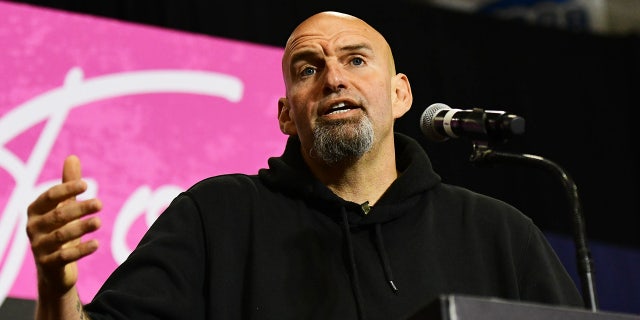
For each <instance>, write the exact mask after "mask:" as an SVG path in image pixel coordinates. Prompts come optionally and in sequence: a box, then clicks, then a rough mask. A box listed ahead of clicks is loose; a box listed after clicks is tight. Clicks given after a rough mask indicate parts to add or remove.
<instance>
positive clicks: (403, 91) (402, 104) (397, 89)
mask: <svg viewBox="0 0 640 320" xmlns="http://www.w3.org/2000/svg"><path fill="white" fill-rule="evenodd" d="M391 81H392V88H393V92H392V95H393V96H392V98H391V99H392V108H393V118H394V119H398V118H400V117H401V116H402V115H404V114H405V113H406V112H407V111H409V109H411V104H413V94H412V93H411V84H409V78H407V76H406V75H405V74H403V73H398V74H396V75H395V76H394V77H393V78H392V80H391Z"/></svg>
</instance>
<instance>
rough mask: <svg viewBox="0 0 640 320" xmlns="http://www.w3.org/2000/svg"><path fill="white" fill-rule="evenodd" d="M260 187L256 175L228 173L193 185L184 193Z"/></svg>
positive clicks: (231, 190)
mask: <svg viewBox="0 0 640 320" xmlns="http://www.w3.org/2000/svg"><path fill="white" fill-rule="evenodd" d="M258 185H262V182H261V181H260V179H258V176H257V175H249V174H242V173H229V174H222V175H216V176H212V177H208V178H205V179H202V180H200V181H198V182H196V183H195V184H193V185H192V186H191V187H190V188H189V189H187V191H186V192H188V193H192V194H198V193H209V192H211V191H216V190H218V191H229V192H233V191H242V190H244V189H246V188H255V187H256V186H258Z"/></svg>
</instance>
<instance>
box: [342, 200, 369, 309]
mask: <svg viewBox="0 0 640 320" xmlns="http://www.w3.org/2000/svg"><path fill="white" fill-rule="evenodd" d="M342 231H343V232H344V237H345V239H346V241H347V251H348V253H349V267H350V268H351V270H350V271H351V287H352V288H353V295H354V297H355V299H356V307H357V308H358V319H360V320H364V319H365V318H366V317H365V314H364V306H363V305H362V292H360V291H361V290H360V279H359V277H358V268H357V266H356V258H355V254H354V252H353V243H352V241H351V231H350V230H349V220H348V219H347V210H346V209H345V207H342Z"/></svg>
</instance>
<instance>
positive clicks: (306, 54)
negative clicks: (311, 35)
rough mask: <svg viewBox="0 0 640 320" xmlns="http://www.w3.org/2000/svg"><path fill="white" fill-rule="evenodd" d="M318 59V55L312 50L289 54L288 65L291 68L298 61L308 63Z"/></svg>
mask: <svg viewBox="0 0 640 320" xmlns="http://www.w3.org/2000/svg"><path fill="white" fill-rule="evenodd" d="M316 57H318V53H317V52H316V51H314V50H301V51H297V52H294V53H293V54H291V62H290V65H291V66H293V65H295V64H296V63H298V62H299V61H308V60H312V59H313V58H316Z"/></svg>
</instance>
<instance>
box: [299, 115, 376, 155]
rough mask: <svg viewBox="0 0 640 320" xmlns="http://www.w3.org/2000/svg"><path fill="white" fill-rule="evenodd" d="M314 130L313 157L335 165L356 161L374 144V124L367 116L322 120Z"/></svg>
mask: <svg viewBox="0 0 640 320" xmlns="http://www.w3.org/2000/svg"><path fill="white" fill-rule="evenodd" d="M317 124H318V125H317V126H316V127H315V128H314V130H313V136H314V142H313V148H312V149H311V156H312V157H319V158H321V159H322V160H324V162H325V163H327V164H329V165H333V164H336V163H339V162H344V161H354V160H357V159H358V158H360V157H361V156H362V155H364V154H365V153H366V152H367V151H369V150H370V149H371V146H372V145H373V138H374V133H373V125H372V124H371V121H369V118H367V117H366V116H363V117H360V118H358V119H342V120H331V121H322V120H320V121H319V122H318V123H317Z"/></svg>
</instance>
